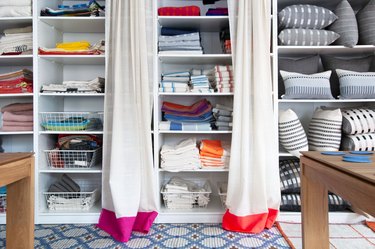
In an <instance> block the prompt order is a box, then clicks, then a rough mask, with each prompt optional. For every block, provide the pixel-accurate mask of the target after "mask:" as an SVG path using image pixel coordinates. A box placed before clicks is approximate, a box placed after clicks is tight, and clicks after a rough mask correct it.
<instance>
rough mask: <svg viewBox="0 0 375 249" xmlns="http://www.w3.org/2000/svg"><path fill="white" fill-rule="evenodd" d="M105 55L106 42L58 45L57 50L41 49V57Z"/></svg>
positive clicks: (64, 43)
mask: <svg viewBox="0 0 375 249" xmlns="http://www.w3.org/2000/svg"><path fill="white" fill-rule="evenodd" d="M104 53H105V41H104V40H100V41H98V42H97V43H95V44H94V45H91V44H90V43H89V42H88V41H75V42H63V43H57V44H56V48H43V47H40V48H39V54H41V55H101V54H104Z"/></svg>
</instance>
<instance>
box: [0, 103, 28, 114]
mask: <svg viewBox="0 0 375 249" xmlns="http://www.w3.org/2000/svg"><path fill="white" fill-rule="evenodd" d="M32 110H33V103H14V104H10V105H6V106H3V107H2V108H1V112H21V111H32Z"/></svg>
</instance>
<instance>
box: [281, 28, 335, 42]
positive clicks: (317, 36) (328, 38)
mask: <svg viewBox="0 0 375 249" xmlns="http://www.w3.org/2000/svg"><path fill="white" fill-rule="evenodd" d="M339 37H340V35H339V34H337V33H335V32H333V31H329V30H316V29H284V30H282V31H281V32H280V34H279V40H280V43H281V45H287V46H327V45H330V44H331V43H333V42H334V41H336V40H337V39H338V38H339Z"/></svg>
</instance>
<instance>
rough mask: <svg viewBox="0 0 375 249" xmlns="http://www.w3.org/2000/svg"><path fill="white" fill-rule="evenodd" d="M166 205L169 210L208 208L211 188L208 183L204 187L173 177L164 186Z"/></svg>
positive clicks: (163, 192)
mask: <svg viewBox="0 0 375 249" xmlns="http://www.w3.org/2000/svg"><path fill="white" fill-rule="evenodd" d="M161 193H162V194H163V200H164V204H165V206H166V207H167V208H169V209H190V208H196V207H206V206H207V205H208V203H209V201H210V193H211V188H210V186H209V184H208V183H207V182H206V183H205V184H204V185H203V186H200V184H197V183H195V182H192V181H188V180H185V179H182V178H180V177H173V178H171V179H170V180H169V182H168V183H167V184H165V185H164V187H163V189H162V191H161Z"/></svg>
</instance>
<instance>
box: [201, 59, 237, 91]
mask: <svg viewBox="0 0 375 249" xmlns="http://www.w3.org/2000/svg"><path fill="white" fill-rule="evenodd" d="M204 73H205V74H206V75H207V76H208V78H209V80H210V82H211V84H212V85H213V86H215V88H216V89H215V90H216V91H217V92H221V93H229V92H233V91H234V79H233V68H232V66H230V65H216V66H215V67H214V68H213V69H210V70H205V71H204Z"/></svg>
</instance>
